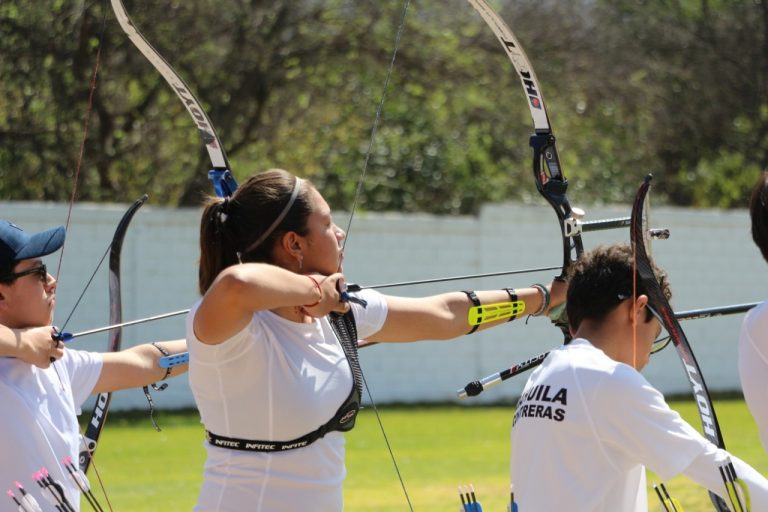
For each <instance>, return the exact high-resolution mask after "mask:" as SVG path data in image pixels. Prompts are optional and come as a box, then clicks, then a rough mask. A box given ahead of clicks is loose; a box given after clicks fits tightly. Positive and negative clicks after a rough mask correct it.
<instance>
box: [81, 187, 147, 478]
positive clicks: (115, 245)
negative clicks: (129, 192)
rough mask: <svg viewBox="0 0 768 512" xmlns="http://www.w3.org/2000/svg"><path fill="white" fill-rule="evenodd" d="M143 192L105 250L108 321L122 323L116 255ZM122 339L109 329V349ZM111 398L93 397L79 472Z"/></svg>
mask: <svg viewBox="0 0 768 512" xmlns="http://www.w3.org/2000/svg"><path fill="white" fill-rule="evenodd" d="M146 200H147V195H146V194H145V195H143V196H142V197H140V198H139V199H137V200H136V202H134V203H133V204H132V205H131V206H130V207H129V208H128V210H127V211H126V212H125V214H123V218H122V219H120V223H119V224H118V225H117V229H115V234H114V235H113V236H112V243H111V244H110V249H109V322H110V324H116V323H120V322H122V319H123V308H122V299H121V293H120V255H121V253H122V249H123V241H124V240H125V234H126V233H127V232H128V226H129V225H130V223H131V220H133V216H134V215H135V214H136V212H137V211H138V210H139V208H141V207H142V205H144V202H145V201H146ZM121 341H122V329H113V330H111V331H110V333H109V347H108V348H109V351H110V352H117V351H119V350H120V343H121ZM111 400H112V393H99V394H98V395H97V397H96V404H95V405H94V407H93V411H92V412H91V419H90V421H88V425H87V426H86V430H85V434H84V435H83V446H82V447H81V451H80V457H79V464H80V469H81V470H82V471H83V472H87V471H88V467H89V466H90V464H91V460H92V459H93V455H94V453H95V452H96V447H97V445H98V441H99V436H100V435H101V430H102V429H103V428H104V423H105V422H106V420H107V412H108V411H109V404H110V402H111Z"/></svg>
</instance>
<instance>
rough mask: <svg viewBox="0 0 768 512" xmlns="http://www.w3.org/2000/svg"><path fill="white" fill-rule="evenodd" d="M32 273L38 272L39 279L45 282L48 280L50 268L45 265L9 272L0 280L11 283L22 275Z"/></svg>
mask: <svg viewBox="0 0 768 512" xmlns="http://www.w3.org/2000/svg"><path fill="white" fill-rule="evenodd" d="M30 274H36V275H37V277H38V279H40V281H41V282H43V283H47V282H48V268H47V267H46V266H45V265H40V266H39V267H32V268H28V269H27V270H22V271H21V272H16V273H14V274H7V275H5V276H3V277H2V278H0V282H5V283H10V282H12V281H15V280H16V279H18V278H20V277H24V276H28V275H30Z"/></svg>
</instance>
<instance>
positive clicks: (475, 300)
mask: <svg viewBox="0 0 768 512" xmlns="http://www.w3.org/2000/svg"><path fill="white" fill-rule="evenodd" d="M463 292H464V293H466V294H467V297H469V300H471V301H472V304H474V305H475V306H480V305H481V304H480V299H478V298H477V294H476V293H475V292H473V291H470V290H463ZM479 326H480V324H476V325H473V326H472V328H471V329H470V330H469V332H468V333H467V334H472V333H473V332H475V331H476V330H477V328H478V327H479Z"/></svg>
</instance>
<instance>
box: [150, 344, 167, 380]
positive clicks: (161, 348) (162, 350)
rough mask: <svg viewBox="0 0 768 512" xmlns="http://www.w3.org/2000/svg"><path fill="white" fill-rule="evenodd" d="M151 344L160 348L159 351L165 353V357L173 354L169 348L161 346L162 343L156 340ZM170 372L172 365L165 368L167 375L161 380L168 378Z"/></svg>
mask: <svg viewBox="0 0 768 512" xmlns="http://www.w3.org/2000/svg"><path fill="white" fill-rule="evenodd" d="M151 345H152V346H153V347H155V348H156V349H157V350H159V351H160V353H161V354H163V356H165V357H168V356H169V355H171V353H170V352H168V351H167V350H165V349H164V348H163V347H161V346H160V345H158V344H157V342H156V341H153V342H152V343H151ZM170 374H171V367H170V366H169V367H168V368H166V369H165V376H164V377H163V378H162V379H160V380H161V381H163V380H165V379H167V378H168V376H169V375H170Z"/></svg>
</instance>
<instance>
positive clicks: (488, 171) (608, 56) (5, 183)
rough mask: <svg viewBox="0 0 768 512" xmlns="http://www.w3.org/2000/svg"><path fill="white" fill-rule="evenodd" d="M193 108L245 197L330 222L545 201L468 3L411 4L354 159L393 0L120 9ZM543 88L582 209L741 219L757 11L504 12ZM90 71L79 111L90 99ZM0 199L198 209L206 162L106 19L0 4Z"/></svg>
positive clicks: (515, 112)
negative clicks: (263, 187)
mask: <svg viewBox="0 0 768 512" xmlns="http://www.w3.org/2000/svg"><path fill="white" fill-rule="evenodd" d="M125 3H126V7H127V9H128V12H129V13H130V14H131V16H132V18H133V20H134V22H135V24H136V25H137V27H138V28H139V29H140V30H141V31H142V32H143V33H144V34H145V36H146V37H147V39H148V40H149V41H150V42H151V43H152V44H153V45H154V46H155V48H157V49H158V50H159V52H160V53H161V54H162V55H163V56H164V57H165V58H166V59H167V60H168V62H169V63H171V65H172V66H173V67H174V68H176V69H177V70H178V72H179V73H180V74H181V75H182V77H183V78H184V79H185V81H186V82H187V83H188V84H189V85H190V88H191V89H192V90H193V91H194V92H195V94H196V96H197V97H198V98H200V100H201V101H202V102H203V104H204V106H205V108H206V111H207V113H208V115H209V117H210V118H211V119H212V121H213V124H214V126H215V127H216V128H217V131H218V132H219V136H220V138H221V139H222V141H223V143H224V145H225V149H226V150H227V152H228V155H229V157H230V161H231V163H232V166H233V170H234V172H235V174H236V176H237V177H238V178H240V179H243V178H244V177H246V176H248V175H250V174H252V173H253V172H256V171H258V170H263V169H266V168H269V167H283V168H287V169H290V170H292V171H295V172H297V173H299V174H301V175H303V176H307V177H309V178H311V179H312V180H313V181H314V182H315V183H316V184H317V185H318V186H319V188H320V189H321V190H322V191H323V193H324V195H326V197H327V198H328V200H329V202H330V203H331V204H332V205H334V207H336V208H340V209H344V208H348V207H350V206H351V203H352V200H353V197H354V195H355V190H356V188H357V182H358V178H359V175H360V173H361V171H362V170H363V168H364V167H365V169H366V178H365V181H364V187H363V195H362V197H361V199H360V204H361V207H362V208H365V209H369V210H399V211H427V212H434V213H472V212H475V211H477V209H478V208H479V206H480V205H481V204H483V203H485V202H489V201H503V200H510V199H517V200H531V201H538V200H539V199H538V198H536V197H533V196H534V195H535V192H534V190H535V188H534V187H533V184H532V183H531V182H530V181H531V176H530V158H531V157H530V149H529V147H528V136H529V135H530V132H531V121H530V119H529V114H528V112H527V109H526V106H525V102H524V98H523V95H522V92H521V90H520V86H519V81H518V79H517V77H516V75H515V73H514V71H513V68H512V66H511V65H510V64H509V62H508V61H507V60H506V57H505V55H504V53H503V51H502V49H501V48H500V46H499V44H498V42H497V41H496V39H495V37H494V36H493V34H492V33H491V31H490V30H489V29H488V28H487V27H486V26H485V24H484V22H483V21H482V20H481V19H480V17H479V16H478V15H477V14H476V13H475V12H474V11H473V10H472V8H471V7H470V6H469V4H467V3H466V2H464V1H459V0H449V1H445V2H431V3H423V4H422V3H419V4H416V3H412V4H411V5H410V8H409V12H408V14H407V16H406V25H405V28H404V32H403V36H402V40H401V43H400V47H399V50H398V55H397V59H396V61H395V68H394V74H393V76H392V81H391V83H390V85H389V88H388V89H387V91H386V98H385V102H384V109H383V112H382V117H381V120H380V124H379V130H378V133H377V137H376V139H375V143H374V144H373V146H372V148H371V152H370V157H369V158H368V160H367V161H366V157H367V155H368V149H369V141H370V138H371V129H372V126H373V122H374V114H375V112H376V107H377V105H378V104H379V102H380V100H381V97H382V94H383V92H384V91H383V87H384V81H385V77H386V72H387V68H388V65H389V62H390V60H391V57H392V51H393V48H394V39H395V34H396V31H397V27H398V24H399V23H400V19H401V9H402V4H401V2H400V1H374V0H364V1H359V0H358V1H345V0H328V1H325V2H318V1H312V0H301V1H297V0H293V1H288V0H284V1H280V0H277V1H272V2H248V1H245V2H244V1H242V0H240V1H235V0H215V1H214V0H188V1H186V2H179V1H170V2H137V1H133V2H128V1H126V2H125ZM496 7H498V9H499V11H500V13H501V15H502V17H504V19H505V20H506V21H507V22H508V23H509V25H510V26H511V27H512V29H513V30H514V31H515V33H516V34H517V36H518V38H519V39H520V41H521V43H522V44H523V46H524V48H525V50H526V53H527V54H528V56H529V58H530V59H531V61H532V63H533V66H534V69H535V70H536V73H537V75H538V77H539V80H540V81H541V83H542V88H543V93H544V97H545V99H546V100H547V105H548V109H549V113H550V118H551V121H552V125H553V129H554V132H555V134H556V135H557V136H558V146H559V148H560V153H561V158H562V160H563V166H564V168H565V172H566V175H567V176H569V178H570V181H571V187H572V188H571V190H572V191H571V194H570V195H571V197H572V199H573V200H574V201H576V202H582V203H584V202H626V201H628V199H629V198H630V197H631V195H632V190H633V189H634V188H635V187H636V184H637V182H638V181H639V180H640V178H641V176H642V175H644V174H645V173H646V172H649V171H651V172H654V173H655V174H656V176H657V190H658V191H660V192H662V194H663V196H664V197H665V198H666V199H667V200H668V201H669V202H670V203H672V204H676V205H683V206H687V205H693V206H718V207H724V208H728V207H736V206H743V205H744V204H745V198H746V195H747V191H748V189H749V187H750V185H751V184H752V183H753V182H754V180H755V179H756V176H757V174H758V172H759V170H761V169H765V168H766V167H768V90H767V89H768V85H767V84H768V5H766V3H765V2H764V1H760V0H732V1H728V2H724V1H718V0H646V1H644V2H636V1H634V0H577V1H573V2H560V1H557V0H518V1H514V2H512V1H505V2H501V3H497V4H496ZM97 55H98V59H99V60H98V61H99V72H98V80H97V84H96V88H95V90H94V95H93V108H92V112H91V113H90V115H89V113H88V111H87V109H88V97H89V85H90V81H91V75H92V73H93V69H94V65H95V62H96V60H97ZM0 76H2V77H3V80H2V81H0V194H2V197H3V198H5V199H39V200H59V201H61V200H68V199H69V196H70V194H71V193H72V184H73V181H74V174H75V171H76V169H77V162H78V159H79V154H80V144H81V140H82V139H83V134H84V125H85V122H86V119H88V120H89V127H88V137H87V138H86V140H85V144H84V148H83V164H82V168H81V171H80V176H79V180H78V183H79V185H78V192H77V196H78V198H79V199H80V200H89V201H122V202H126V201H130V200H132V199H133V198H135V197H137V196H138V195H140V194H142V193H144V192H148V193H149V194H150V196H151V197H152V198H153V200H154V201H155V202H156V203H160V204H167V205H193V204H198V203H199V200H200V198H201V197H202V196H203V195H204V194H207V193H208V191H209V190H210V185H209V184H208V183H207V182H206V171H207V168H208V165H209V164H208V161H207V155H206V154H205V153H204V151H203V150H202V145H201V144H200V142H199V140H198V139H197V137H198V135H197V131H196V130H195V129H194V127H193V125H192V121H191V119H190V118H189V116H188V115H187V113H186V111H185V110H184V109H183V107H182V105H181V103H180V102H179V100H178V99H177V98H176V97H175V96H174V94H173V92H172V91H171V89H170V88H169V87H168V85H167V84H166V83H165V82H164V80H163V79H162V77H161V76H160V75H159V74H158V73H157V72H156V71H155V70H154V68H152V67H151V65H150V64H149V63H148V62H147V61H146V60H145V59H144V57H143V56H142V55H141V54H139V52H138V51H137V50H136V49H135V48H134V47H133V45H132V44H131V43H130V42H129V41H128V40H127V38H126V37H125V35H124V34H123V32H122V30H120V28H119V26H118V24H117V21H116V20H115V19H114V15H113V14H112V11H111V8H110V7H109V4H108V2H104V1H97V2H93V3H89V2H86V3H83V2H75V1H74V0H54V1H53V2H22V1H20V0H6V1H4V2H3V3H2V4H0Z"/></svg>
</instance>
